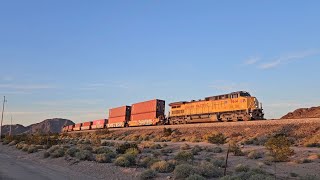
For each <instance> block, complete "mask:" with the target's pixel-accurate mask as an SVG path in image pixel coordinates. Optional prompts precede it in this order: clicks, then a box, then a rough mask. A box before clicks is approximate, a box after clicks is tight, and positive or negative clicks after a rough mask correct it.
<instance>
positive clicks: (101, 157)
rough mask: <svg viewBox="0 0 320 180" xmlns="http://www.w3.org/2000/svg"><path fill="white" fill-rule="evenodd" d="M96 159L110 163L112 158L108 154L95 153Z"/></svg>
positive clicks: (99, 161)
mask: <svg viewBox="0 0 320 180" xmlns="http://www.w3.org/2000/svg"><path fill="white" fill-rule="evenodd" d="M96 161H97V162H98V163H111V161H112V159H111V157H110V156H108V154H97V155H96Z"/></svg>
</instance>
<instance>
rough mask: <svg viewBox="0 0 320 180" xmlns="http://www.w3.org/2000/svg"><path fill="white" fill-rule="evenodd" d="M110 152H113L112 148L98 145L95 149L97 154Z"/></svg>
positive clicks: (94, 151)
mask: <svg viewBox="0 0 320 180" xmlns="http://www.w3.org/2000/svg"><path fill="white" fill-rule="evenodd" d="M109 152H112V150H110V149H109V148H107V147H97V148H94V149H93V153H95V154H106V153H109Z"/></svg>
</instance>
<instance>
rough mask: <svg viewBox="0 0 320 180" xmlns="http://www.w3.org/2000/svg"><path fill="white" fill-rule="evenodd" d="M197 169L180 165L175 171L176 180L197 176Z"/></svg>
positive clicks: (187, 165) (188, 165)
mask: <svg viewBox="0 0 320 180" xmlns="http://www.w3.org/2000/svg"><path fill="white" fill-rule="evenodd" d="M195 172H196V170H195V168H194V167H193V166H192V165H190V164H180V165H178V166H176V168H175V169H174V171H173V174H174V177H175V179H184V178H187V177H189V176H190V175H193V174H195Z"/></svg>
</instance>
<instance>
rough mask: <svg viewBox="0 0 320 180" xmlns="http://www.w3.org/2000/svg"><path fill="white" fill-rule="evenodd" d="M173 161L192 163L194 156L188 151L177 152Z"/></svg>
mask: <svg viewBox="0 0 320 180" xmlns="http://www.w3.org/2000/svg"><path fill="white" fill-rule="evenodd" d="M174 159H175V160H177V161H185V162H189V161H193V159H194V156H193V154H192V153H191V152H189V151H180V152H178V154H177V155H176V156H175V157H174Z"/></svg>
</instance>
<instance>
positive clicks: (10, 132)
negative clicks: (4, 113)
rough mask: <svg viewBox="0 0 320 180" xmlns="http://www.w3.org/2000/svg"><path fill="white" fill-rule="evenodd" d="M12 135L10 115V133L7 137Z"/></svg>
mask: <svg viewBox="0 0 320 180" xmlns="http://www.w3.org/2000/svg"><path fill="white" fill-rule="evenodd" d="M11 135H12V115H11V122H10V132H9V136H11Z"/></svg>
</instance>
